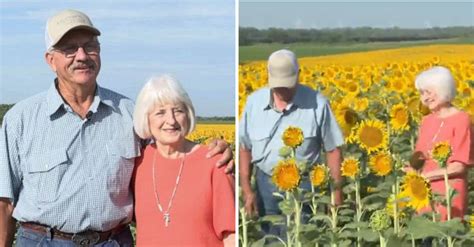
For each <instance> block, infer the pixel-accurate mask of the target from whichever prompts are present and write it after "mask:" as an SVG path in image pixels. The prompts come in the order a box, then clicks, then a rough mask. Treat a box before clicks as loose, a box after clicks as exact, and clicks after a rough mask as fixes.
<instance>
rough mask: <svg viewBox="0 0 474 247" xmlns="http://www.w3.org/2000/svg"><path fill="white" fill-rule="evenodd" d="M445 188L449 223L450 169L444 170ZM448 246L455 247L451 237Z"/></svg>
mask: <svg viewBox="0 0 474 247" xmlns="http://www.w3.org/2000/svg"><path fill="white" fill-rule="evenodd" d="M444 187H445V191H446V192H445V193H446V194H445V197H446V207H447V217H448V221H450V220H451V198H450V196H449V180H448V168H447V167H445V168H444ZM448 246H449V247H452V246H454V244H453V239H452V237H451V236H448Z"/></svg>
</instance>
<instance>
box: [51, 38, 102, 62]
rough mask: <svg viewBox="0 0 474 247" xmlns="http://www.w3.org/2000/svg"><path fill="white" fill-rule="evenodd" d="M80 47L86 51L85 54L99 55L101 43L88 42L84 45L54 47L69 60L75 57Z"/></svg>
mask: <svg viewBox="0 0 474 247" xmlns="http://www.w3.org/2000/svg"><path fill="white" fill-rule="evenodd" d="M79 47H82V49H84V52H85V53H87V54H88V55H98V54H99V52H100V43H99V42H95V41H94V42H88V43H85V44H83V45H77V44H70V45H64V46H58V47H54V50H56V51H59V52H61V53H63V54H64V56H66V57H67V58H72V57H75V56H76V54H77V51H78V50H79Z"/></svg>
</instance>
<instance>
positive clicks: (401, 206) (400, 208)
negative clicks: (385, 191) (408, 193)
mask: <svg viewBox="0 0 474 247" xmlns="http://www.w3.org/2000/svg"><path fill="white" fill-rule="evenodd" d="M394 198H395V197H394V195H391V196H390V197H389V198H388V200H387V204H386V205H385V210H386V211H387V213H388V214H389V215H390V216H392V217H394V214H393V213H394V212H393V205H394V200H395V199H394ZM396 201H397V213H398V217H399V218H404V217H405V216H406V213H405V210H406V209H407V206H408V200H407V199H406V198H404V196H403V195H401V194H398V195H397V197H396Z"/></svg>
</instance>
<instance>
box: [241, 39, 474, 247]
mask: <svg viewBox="0 0 474 247" xmlns="http://www.w3.org/2000/svg"><path fill="white" fill-rule="evenodd" d="M280 48H281V47H280ZM280 48H277V49H280ZM289 48H290V49H291V46H290V47H289ZM300 48H301V47H300ZM303 48H304V47H303ZM303 48H301V49H303ZM275 50H276V49H275ZM294 50H296V51H298V48H296V49H294ZM272 51H274V50H272ZM268 54H269V53H268ZM473 54H474V45H473V44H436V45H423V46H415V47H406V48H404V47H399V48H395V47H393V48H390V49H383V50H376V51H367V52H350V53H345V54H338V55H327V54H326V55H325V56H314V57H302V58H300V59H299V62H300V78H299V79H300V82H301V84H304V85H307V86H309V87H311V88H314V89H317V90H319V91H321V92H322V94H323V95H325V96H326V97H327V98H328V99H329V101H330V102H331V108H332V110H333V113H334V115H335V117H336V119H337V121H338V123H339V125H340V127H341V129H342V131H343V133H344V136H345V142H346V143H345V145H344V147H343V154H344V161H343V166H342V174H343V176H345V181H344V184H343V185H342V186H343V191H344V198H345V200H344V203H343V205H342V206H341V207H340V208H334V207H332V206H331V205H332V204H331V202H332V200H333V197H332V195H333V194H332V193H331V190H330V189H329V188H331V187H332V186H333V185H332V184H331V181H330V180H328V178H327V176H328V172H327V170H325V168H324V167H325V165H324V164H322V166H318V167H317V168H314V169H312V167H313V166H309V167H311V168H308V167H306V168H304V166H300V165H297V166H292V165H291V164H289V163H287V164H285V165H286V166H285V168H284V169H286V171H288V169H290V168H291V167H293V169H295V171H294V172H295V173H294V175H295V174H298V175H295V176H296V177H297V178H298V179H297V180H293V181H289V180H285V181H282V180H284V177H285V176H283V175H282V174H279V173H278V170H279V169H278V167H277V168H275V169H274V174H273V182H274V183H276V184H277V185H278V184H279V183H281V184H282V185H285V186H288V185H292V186H293V187H291V186H290V187H283V188H282V191H284V195H285V199H283V203H281V206H280V207H281V208H282V210H283V212H284V215H281V217H267V218H260V219H254V218H248V217H247V216H246V215H245V213H244V210H243V209H241V210H240V221H239V227H240V233H239V235H240V236H239V237H240V241H241V243H243V244H242V245H243V246H252V245H255V246H261V245H262V244H263V243H265V241H266V239H273V241H274V242H276V246H355V245H357V246H418V245H419V244H420V241H421V239H425V238H428V237H433V238H434V240H435V242H438V241H447V242H448V244H449V245H450V246H472V245H473V244H474V215H473V213H474V176H473V172H472V171H471V172H470V175H469V177H470V178H469V180H470V182H469V189H468V190H469V212H468V214H467V215H465V216H464V218H463V220H464V222H462V221H461V220H460V219H455V220H451V221H448V222H440V219H439V215H438V214H436V213H435V214H432V215H431V214H429V215H428V214H425V215H422V214H421V213H417V211H418V210H419V209H420V205H422V204H423V203H430V202H432V201H437V202H443V201H444V203H446V200H445V197H444V195H440V194H436V193H431V190H430V187H429V184H427V183H425V182H423V181H424V180H423V178H422V177H421V176H418V175H416V174H406V173H405V172H404V171H402V169H401V168H402V166H403V165H404V164H406V163H408V161H409V160H410V158H411V155H412V153H413V150H414V143H415V141H416V138H417V131H418V126H419V124H420V121H421V119H422V118H423V116H424V115H426V114H428V113H429V111H428V110H427V109H426V108H425V107H423V106H422V105H421V104H420V100H419V94H418V92H417V90H416V89H415V86H414V80H415V77H416V75H417V74H418V73H420V72H421V71H423V70H425V69H428V68H430V67H432V66H435V65H442V66H445V67H447V68H449V69H450V70H451V72H452V73H453V75H454V77H455V80H456V83H457V84H456V86H457V96H456V98H455V100H454V101H453V103H454V105H455V106H456V107H458V108H459V109H462V110H464V111H466V112H468V113H469V114H470V116H471V122H473V123H474V55H473ZM266 59H267V58H261V59H259V60H257V61H246V62H245V63H242V64H241V65H239V116H240V115H241V114H242V111H243V109H244V107H245V102H246V98H247V96H248V95H249V94H251V93H252V92H254V91H256V90H258V89H259V88H261V87H264V86H266V83H267V71H266V61H265V60H266ZM241 61H242V60H241ZM296 139H298V138H296ZM287 158H288V157H287ZM282 159H283V158H282ZM298 162H299V161H297V164H300V163H298ZM302 167H303V168H302ZM281 169H283V168H281ZM315 174H316V175H315ZM287 178H288V176H287ZM279 179H282V180H279ZM290 180H291V179H290ZM304 180H310V181H311V182H312V183H313V189H314V191H313V192H307V191H301V190H300V189H297V184H298V183H300V182H302V181H304ZM406 188H412V189H413V191H412V192H413V193H414V194H410V193H408V192H407V191H406ZM417 192H420V193H418V194H417ZM415 194H416V195H415ZM420 195H421V196H420ZM417 196H418V197H417ZM413 198H414V199H413ZM303 202H305V203H306V204H309V205H310V207H311V218H312V219H311V220H310V222H300V221H299V220H298V219H299V218H300V217H301V207H302V206H301V205H302V203H303ZM241 203H242V201H241ZM241 205H242V204H241ZM268 222H273V223H277V224H281V225H284V226H286V227H287V229H288V231H287V236H286V237H287V238H286V239H279V238H276V237H275V236H268V235H267V236H265V235H263V234H262V231H261V227H262V225H264V224H267V223H268ZM451 244H453V245H451Z"/></svg>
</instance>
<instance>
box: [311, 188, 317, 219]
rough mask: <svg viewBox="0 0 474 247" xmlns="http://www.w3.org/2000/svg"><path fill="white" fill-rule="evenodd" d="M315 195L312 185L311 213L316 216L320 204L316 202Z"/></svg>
mask: <svg viewBox="0 0 474 247" xmlns="http://www.w3.org/2000/svg"><path fill="white" fill-rule="evenodd" d="M315 193H316V191H315V190H314V186H312V185H311V195H312V196H311V211H312V212H313V215H314V216H316V213H317V212H318V203H317V202H316V198H314V194H315Z"/></svg>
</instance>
